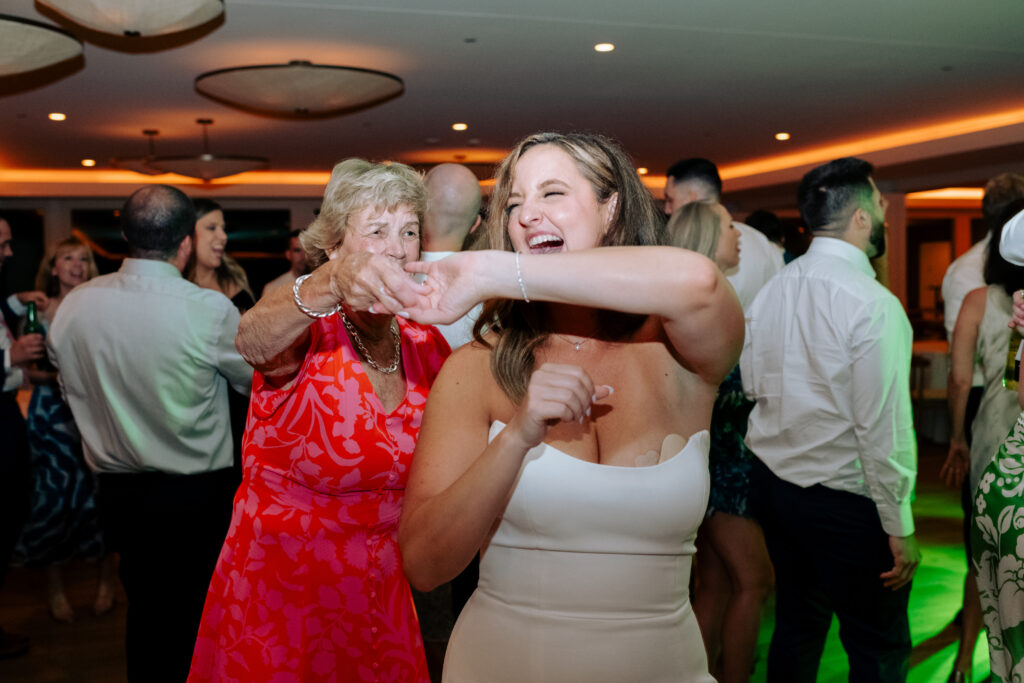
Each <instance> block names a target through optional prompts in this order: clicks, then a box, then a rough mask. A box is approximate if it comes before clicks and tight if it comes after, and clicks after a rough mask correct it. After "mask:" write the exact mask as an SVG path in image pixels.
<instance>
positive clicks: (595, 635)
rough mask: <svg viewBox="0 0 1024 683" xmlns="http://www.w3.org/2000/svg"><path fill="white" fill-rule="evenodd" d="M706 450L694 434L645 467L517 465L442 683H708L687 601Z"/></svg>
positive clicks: (568, 460) (541, 460)
mask: <svg viewBox="0 0 1024 683" xmlns="http://www.w3.org/2000/svg"><path fill="white" fill-rule="evenodd" d="M504 427H505V425H504V424H502V423H500V422H495V423H494V425H492V426H491V434H490V438H492V439H493V438H494V436H495V435H496V434H497V433H499V432H500V431H501V430H502V429H504ZM708 446H709V436H708V433H707V431H701V432H698V433H697V434H694V435H693V436H692V437H690V439H689V441H687V442H686V445H685V446H684V447H683V448H682V449H681V450H680V451H679V452H678V454H676V455H675V456H674V457H671V458H668V459H667V460H664V461H663V462H661V463H659V464H657V465H653V466H649V467H614V466H610V465H600V464H595V463H590V462H586V461H583V460H579V459H577V458H573V457H572V456H570V455H567V454H565V453H563V452H562V451H559V450H558V449H555V448H552V447H551V446H548V445H547V444H541V445H540V446H538V447H536V448H534V449H532V450H531V451H530V452H529V453H527V455H526V457H525V459H524V462H523V466H522V469H521V470H520V472H519V478H518V480H517V482H516V485H515V490H514V491H513V494H512V498H511V499H510V501H509V503H508V506H507V508H506V509H505V514H504V516H503V518H502V520H501V523H500V525H499V526H498V529H497V531H496V532H495V534H494V537H493V539H492V540H491V543H490V545H489V546H488V548H487V551H486V552H485V553H484V556H483V559H482V560H481V562H480V582H479V585H478V587H477V590H476V592H475V593H474V594H473V596H472V597H471V598H470V600H469V602H468V603H467V604H466V607H465V609H464V610H463V612H462V615H461V616H460V617H459V620H458V623H456V625H455V630H454V631H453V633H452V637H451V641H450V642H449V645H448V653H447V655H446V657H445V663H444V681H445V682H446V683H504V682H507V683H572V682H574V681H579V682H580V683H583V682H586V683H681V682H685V683H691V682H693V683H714V679H713V678H712V677H711V676H710V675H708V666H707V658H706V656H705V654H704V644H703V641H702V640H701V635H700V630H699V629H698V627H697V621H696V619H695V618H694V616H693V612H692V610H691V609H690V600H689V591H688V585H689V580H690V562H691V558H692V556H693V552H694V545H693V541H694V539H695V538H696V535H697V534H696V532H697V527H698V526H699V525H700V523H701V521H702V520H703V517H704V510H705V507H706V506H707V500H708Z"/></svg>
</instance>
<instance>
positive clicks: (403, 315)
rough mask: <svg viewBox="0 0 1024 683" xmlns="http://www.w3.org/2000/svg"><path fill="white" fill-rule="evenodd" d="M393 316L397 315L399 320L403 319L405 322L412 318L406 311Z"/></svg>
mask: <svg viewBox="0 0 1024 683" xmlns="http://www.w3.org/2000/svg"><path fill="white" fill-rule="evenodd" d="M395 315H397V316H398V317H400V318H405V319H406V320H408V319H410V318H411V317H412V316H411V315H409V313H408V312H407V311H399V312H398V313H395Z"/></svg>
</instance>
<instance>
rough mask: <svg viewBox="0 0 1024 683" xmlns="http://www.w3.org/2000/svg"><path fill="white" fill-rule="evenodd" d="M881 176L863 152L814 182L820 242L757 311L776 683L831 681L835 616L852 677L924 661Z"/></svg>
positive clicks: (898, 321)
mask: <svg viewBox="0 0 1024 683" xmlns="http://www.w3.org/2000/svg"><path fill="white" fill-rule="evenodd" d="M871 172H872V168H871V165H870V164H868V163H867V162H865V161H861V160H859V159H852V158H847V159H837V160H836V161H833V162H830V163H828V164H825V165H823V166H819V167H818V168H816V169H814V170H812V171H811V172H809V173H808V174H807V175H805V176H804V178H803V181H802V182H801V183H800V187H799V191H798V198H799V204H800V212H801V214H802V215H803V219H804V222H805V224H806V225H807V226H808V228H810V229H811V230H812V231H813V232H814V240H813V241H812V242H811V245H810V248H809V249H808V250H807V253H806V254H804V255H803V256H801V257H800V258H799V259H797V260H795V261H793V262H792V263H791V264H790V265H789V266H787V267H786V268H785V269H783V271H782V272H781V273H779V275H778V276H776V277H775V278H773V279H772V281H771V282H769V283H768V284H767V285H766V286H765V287H764V289H763V290H762V291H761V293H760V294H758V296H757V299H756V300H755V301H754V304H753V306H751V308H750V310H749V311H748V312H747V337H746V340H745V342H744V348H743V355H742V356H741V358H740V368H741V373H742V376H743V388H744V390H745V391H746V393H747V395H748V396H749V397H750V398H752V399H753V400H755V401H756V405H755V407H754V409H753V411H752V412H751V414H750V421H749V427H748V431H747V445H748V446H749V447H750V449H751V450H752V451H753V452H754V454H755V455H757V457H758V458H759V459H760V461H761V464H760V465H759V467H758V468H757V469H756V471H755V485H754V486H753V487H752V488H753V489H754V490H755V491H757V492H758V495H759V496H762V499H761V500H758V501H756V504H757V510H758V516H759V518H760V519H761V521H762V524H763V525H764V531H765V539H766V540H767V542H768V550H769V553H770V554H771V558H772V562H773V563H774V565H775V572H776V603H775V631H774V633H773V634H772V643H771V648H770V651H769V655H768V667H767V671H768V681H771V682H775V681H779V682H781V681H785V682H786V683H801V682H803V681H807V682H811V681H814V680H815V679H816V677H817V670H818V665H819V663H820V659H821V653H822V650H823V648H824V645H825V637H826V635H827V633H828V629H829V624H830V623H831V620H832V615H833V614H835V615H836V616H837V617H838V619H839V626H840V632H841V634H842V636H841V639H842V641H843V646H844V647H845V648H846V652H847V656H848V657H849V660H850V680H851V681H855V682H856V681H904V680H905V679H906V675H907V671H908V667H909V657H910V649H911V641H910V628H909V624H908V619H907V600H908V598H909V595H910V582H911V579H912V578H913V575H914V571H915V570H916V568H917V565H918V563H919V561H920V551H919V550H918V547H917V541H916V540H915V538H914V520H913V517H912V515H911V510H910V502H911V494H912V492H913V490H914V480H915V477H916V473H917V446H916V440H915V437H914V427H913V417H912V415H911V408H910V388H909V387H910V382H909V374H910V347H911V337H912V333H911V329H910V323H909V321H908V320H907V316H906V314H905V313H904V312H903V307H902V305H901V304H900V302H899V300H897V299H896V297H895V296H893V295H892V293H890V292H889V291H888V290H887V289H885V287H883V286H882V285H881V284H879V283H878V282H877V281H876V280H875V272H874V270H873V269H872V267H871V264H870V262H869V259H871V258H875V257H877V256H880V255H881V254H882V253H884V251H885V206H886V205H885V200H884V198H883V197H882V195H881V193H880V192H879V191H878V188H877V187H876V186H875V183H874V180H873V179H872V178H871Z"/></svg>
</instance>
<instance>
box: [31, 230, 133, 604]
mask: <svg viewBox="0 0 1024 683" xmlns="http://www.w3.org/2000/svg"><path fill="white" fill-rule="evenodd" d="M97 274H98V272H97V269H96V262H95V260H94V259H93V256H92V250H91V249H89V247H88V245H86V244H85V243H83V242H82V241H81V240H80V239H78V238H77V237H69V238H67V239H65V240H63V241H62V242H60V243H59V244H57V246H56V248H55V249H54V250H53V253H52V254H51V255H50V257H49V258H47V259H44V260H43V262H42V263H40V264H39V273H38V275H37V276H36V287H37V288H38V289H40V290H42V291H44V292H46V295H47V296H48V297H49V300H48V303H47V305H46V307H45V308H43V309H42V310H40V311H39V318H40V322H42V324H43V326H44V327H46V328H49V326H50V323H51V322H52V321H53V316H54V315H55V314H56V312H57V308H58V307H59V306H60V305H61V303H62V302H63V301H64V298H65V297H66V296H67V295H68V293H69V292H71V290H72V289H74V288H75V287H77V286H78V285H80V284H82V283H83V282H86V281H88V280H91V279H92V278H94V277H96V275H97ZM28 376H29V379H30V380H31V381H32V384H33V388H32V398H31V399H30V400H29V406H28V421H27V423H28V437H29V446H30V447H31V454H32V456H31V461H30V466H31V478H32V493H31V507H30V508H29V517H28V520H27V521H26V523H25V527H24V528H23V529H22V532H21V538H20V540H19V541H18V546H17V548H16V549H15V557H17V558H18V559H19V560H20V561H21V562H23V563H25V564H27V565H30V566H31V565H41V566H45V567H46V578H47V603H48V605H49V607H50V614H51V615H52V616H53V618H54V619H57V620H58V621H72V620H73V619H74V610H73V609H72V607H71V603H70V602H69V601H68V597H67V593H66V592H65V591H64V581H63V577H62V572H61V566H62V564H63V563H65V562H67V561H68V560H70V559H72V558H73V557H84V558H89V559H97V560H99V587H98V589H97V591H96V599H95V601H94V603H93V611H94V612H95V613H96V614H104V613H105V612H108V611H110V608H111V607H113V604H114V564H113V557H112V556H110V555H107V554H106V551H105V548H104V544H103V536H102V534H101V533H100V528H99V513H98V511H97V509H96V497H95V491H96V483H95V480H94V478H93V474H92V472H90V471H89V468H88V467H87V466H86V464H85V460H84V459H83V456H82V436H81V434H80V433H79V431H78V427H77V426H76V425H75V420H74V417H73V416H72V415H71V409H70V408H68V405H67V403H65V402H64V399H63V398H62V397H61V393H60V387H59V386H58V384H57V372H56V371H55V370H54V369H53V367H52V366H49V365H48V364H43V367H36V368H33V369H30V370H29V371H28Z"/></svg>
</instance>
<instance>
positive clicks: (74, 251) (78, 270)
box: [50, 246, 89, 291]
mask: <svg viewBox="0 0 1024 683" xmlns="http://www.w3.org/2000/svg"><path fill="white" fill-rule="evenodd" d="M50 274H51V275H53V276H54V277H55V278H57V281H58V282H59V283H60V287H61V290H62V291H70V290H72V289H74V288H75V287H77V286H78V285H80V284H82V283H83V282H85V281H86V280H88V279H89V250H88V249H87V248H86V247H85V246H79V247H65V248H61V249H58V250H57V254H56V255H55V256H54V258H53V268H52V269H51V270H50Z"/></svg>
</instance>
